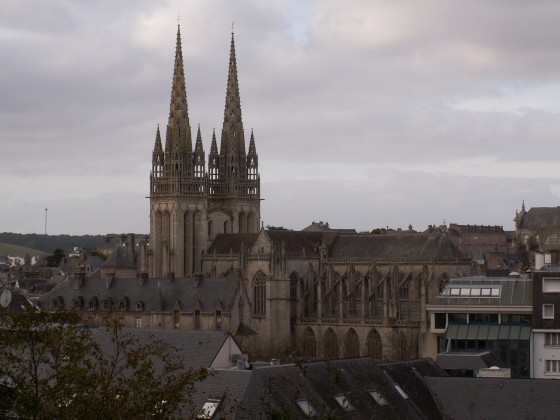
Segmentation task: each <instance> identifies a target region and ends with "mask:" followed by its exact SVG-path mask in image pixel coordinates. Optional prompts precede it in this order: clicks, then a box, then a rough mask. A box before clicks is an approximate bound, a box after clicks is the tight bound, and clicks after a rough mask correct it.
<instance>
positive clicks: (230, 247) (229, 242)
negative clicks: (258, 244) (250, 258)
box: [208, 233, 259, 255]
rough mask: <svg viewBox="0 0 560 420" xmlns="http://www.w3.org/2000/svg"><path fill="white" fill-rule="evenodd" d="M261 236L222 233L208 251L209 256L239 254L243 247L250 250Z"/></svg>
mask: <svg viewBox="0 0 560 420" xmlns="http://www.w3.org/2000/svg"><path fill="white" fill-rule="evenodd" d="M258 236H259V234H258V233H221V234H219V235H218V236H216V239H214V242H212V246H210V249H208V255H212V254H214V253H216V254H229V253H234V254H239V252H240V251H241V245H242V244H243V245H245V248H249V247H250V246H251V245H253V242H255V239H257V237H258Z"/></svg>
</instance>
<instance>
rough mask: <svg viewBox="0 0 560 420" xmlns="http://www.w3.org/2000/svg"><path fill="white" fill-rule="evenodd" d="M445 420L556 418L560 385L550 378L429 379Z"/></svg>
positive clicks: (427, 379) (559, 407)
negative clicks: (446, 419)
mask: <svg viewBox="0 0 560 420" xmlns="http://www.w3.org/2000/svg"><path fill="white" fill-rule="evenodd" d="M426 383H427V385H428V387H429V388H430V391H431V393H432V395H433V397H434V399H435V401H436V403H437V405H438V407H439V410H440V412H441V414H442V416H443V417H444V418H448V419H455V420H460V419H465V420H467V419H552V418H557V417H558V413H560V399H559V398H558V395H559V394H560V382H559V381H551V380H547V379H501V378H499V379H498V378H456V377H448V378H426Z"/></svg>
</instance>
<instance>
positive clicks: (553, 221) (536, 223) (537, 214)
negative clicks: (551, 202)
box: [520, 207, 560, 229]
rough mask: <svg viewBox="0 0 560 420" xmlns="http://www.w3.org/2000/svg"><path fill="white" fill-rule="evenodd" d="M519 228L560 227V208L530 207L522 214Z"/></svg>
mask: <svg viewBox="0 0 560 420" xmlns="http://www.w3.org/2000/svg"><path fill="white" fill-rule="evenodd" d="M520 227H521V228H522V229H523V228H547V227H560V207H532V208H531V209H529V211H528V212H526V213H524V214H523V216H522V218H521V222H520Z"/></svg>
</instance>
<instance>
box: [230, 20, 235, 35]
mask: <svg viewBox="0 0 560 420" xmlns="http://www.w3.org/2000/svg"><path fill="white" fill-rule="evenodd" d="M234 26H235V22H234V21H233V20H232V21H231V34H232V35H233V34H234V33H235V31H234V30H233V28H234Z"/></svg>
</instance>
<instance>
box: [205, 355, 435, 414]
mask: <svg viewBox="0 0 560 420" xmlns="http://www.w3.org/2000/svg"><path fill="white" fill-rule="evenodd" d="M245 372H247V371H237V372H234V371H227V372H218V374H217V375H215V376H212V377H210V378H209V379H208V380H206V381H205V382H206V383H207V384H205V385H204V387H201V388H200V389H210V393H207V396H208V397H213V398H216V399H219V397H220V396H221V395H223V394H224V393H225V392H228V393H229V394H231V395H232V396H233V394H235V395H236V396H237V398H236V400H237V402H238V403H239V405H238V408H240V409H241V411H240V412H238V414H237V416H236V418H243V419H245V418H259V416H261V415H262V414H263V413H264V414H265V417H266V415H269V414H271V412H272V411H276V412H278V411H280V412H283V414H284V415H285V416H286V418H293V419H304V418H308V417H306V416H305V415H304V414H303V412H302V410H301V408H300V407H299V406H298V404H297V402H298V401H303V400H305V401H307V403H308V404H310V405H311V406H312V407H313V409H314V411H315V415H316V418H323V417H324V416H326V415H328V414H335V413H336V414H338V415H339V416H340V418H344V419H364V418H387V419H389V418H391V419H393V418H403V419H407V418H431V419H438V418H441V416H440V415H439V413H438V411H437V406H436V405H435V402H434V401H433V399H432V397H431V395H430V392H429V390H428V389H427V387H426V386H425V384H424V375H425V374H433V375H436V376H446V373H445V372H444V371H443V370H441V369H439V368H438V367H437V366H436V365H435V364H434V363H433V361H431V360H428V359H421V360H415V361H409V362H395V363H393V364H380V365H377V364H376V363H375V361H374V360H373V359H371V358H369V357H361V358H351V359H340V360H331V361H328V362H309V363H303V364H301V365H280V366H269V367H261V368H257V369H253V370H252V371H250V372H251V373H250V375H248V376H249V378H248V379H247V376H244V373H245ZM209 384H210V385H209ZM396 384H398V385H399V386H401V388H402V389H403V390H404V392H406V393H407V394H408V395H409V399H404V398H403V396H401V394H400V393H399V392H398V391H397V389H396V388H395V385H396ZM421 388H423V389H421ZM370 391H378V392H380V393H381V394H382V395H383V397H384V398H385V399H386V400H387V402H388V405H387V406H385V407H380V406H378V404H377V403H376V402H375V400H374V399H373V397H372V396H371V394H370ZM198 392H199V388H197V393H198ZM337 396H343V397H344V398H345V399H346V400H347V402H348V403H349V404H350V405H351V406H352V410H351V411H345V410H344V409H343V408H342V407H341V406H340V405H339V403H338V402H337V401H336V399H335V397H337ZM196 398H198V399H197V401H198V404H199V406H200V407H201V406H202V404H203V401H202V399H201V398H199V397H198V396H197V397H196ZM232 417H233V416H232Z"/></svg>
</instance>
